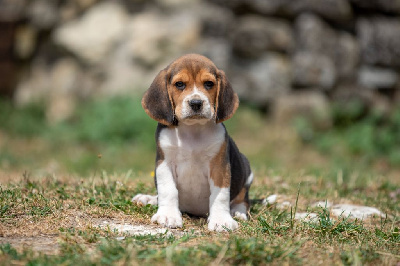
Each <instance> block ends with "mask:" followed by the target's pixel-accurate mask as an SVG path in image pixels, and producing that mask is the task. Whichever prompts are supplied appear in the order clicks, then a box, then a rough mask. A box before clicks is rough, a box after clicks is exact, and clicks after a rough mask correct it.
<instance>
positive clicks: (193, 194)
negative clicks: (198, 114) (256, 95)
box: [159, 122, 225, 215]
mask: <svg viewBox="0 0 400 266" xmlns="http://www.w3.org/2000/svg"><path fill="white" fill-rule="evenodd" d="M224 140H225V130H224V127H223V126H222V124H215V123H213V122H210V123H207V124H205V125H199V124H195V125H190V126H189V125H179V126H178V127H176V128H165V129H163V130H162V131H161V132H160V137H159V143H160V147H161V149H162V151H163V152H164V159H165V162H166V163H167V165H168V166H169V167H170V168H171V170H172V173H173V177H174V181H175V184H176V186H177V189H178V196H179V209H180V210H181V211H184V212H189V213H191V214H194V215H206V214H207V213H208V212H209V198H210V185H209V177H210V161H211V160H212V159H213V158H214V157H215V155H216V154H217V153H218V151H219V149H220V148H221V145H222V143H223V142H224Z"/></svg>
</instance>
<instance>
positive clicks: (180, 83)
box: [175, 81, 186, 90]
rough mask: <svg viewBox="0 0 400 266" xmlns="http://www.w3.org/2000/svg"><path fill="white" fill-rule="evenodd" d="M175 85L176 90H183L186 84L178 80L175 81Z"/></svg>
mask: <svg viewBox="0 0 400 266" xmlns="http://www.w3.org/2000/svg"><path fill="white" fill-rule="evenodd" d="M175 87H176V88H177V89H178V90H184V89H185V87H186V85H185V83H183V82H182V81H178V82H175Z"/></svg>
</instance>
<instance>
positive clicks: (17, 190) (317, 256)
mask: <svg viewBox="0 0 400 266" xmlns="http://www.w3.org/2000/svg"><path fill="white" fill-rule="evenodd" d="M300 179H301V178H299V177H298V176H297V177H296V176H294V175H291V176H287V177H285V180H286V181H287V186H286V188H285V190H282V188H281V185H280V181H279V180H276V181H272V182H270V183H269V184H268V186H266V185H264V184H263V182H264V181H266V179H265V178H264V177H259V180H258V181H256V183H255V185H254V190H251V198H259V197H260V195H262V194H263V193H264V194H270V193H271V192H272V191H275V190H276V189H280V190H281V191H285V194H286V195H292V197H291V199H292V200H291V201H292V203H293V204H295V205H294V206H293V207H292V208H287V209H280V208H278V207H277V205H272V206H263V205H261V204H254V205H253V206H252V208H251V218H250V220H249V221H239V222H240V228H239V229H238V230H236V231H235V232H230V233H210V232H208V231H207V230H206V220H205V219H204V218H200V219H199V218H195V217H189V216H187V215H185V216H184V229H185V230H186V231H185V232H182V234H180V235H171V234H168V231H167V232H166V233H164V234H157V235H144V236H129V235H125V237H124V238H123V239H120V238H117V236H120V235H121V234H120V233H118V232H114V231H112V230H109V229H107V228H100V227H98V225H96V221H98V219H100V220H102V219H116V218H118V219H123V220H125V221H129V223H130V224H135V223H140V224H148V223H149V221H150V217H151V216H152V215H153V214H154V213H155V212H156V210H157V207H154V206H150V205H147V206H138V205H135V204H132V203H131V202H130V199H131V197H132V196H133V195H135V194H136V193H138V192H142V193H154V192H155V191H154V188H153V186H152V185H149V184H146V183H140V182H137V181H132V179H131V178H129V177H128V178H127V175H120V176H113V177H111V176H108V175H107V174H106V173H103V174H102V175H99V176H96V177H94V178H93V179H92V180H89V179H86V180H78V179H74V180H68V181H67V180H65V179H63V178H56V177H47V178H44V179H32V178H31V177H29V176H28V175H25V177H24V178H22V179H21V181H20V182H18V183H10V184H7V185H1V190H0V210H1V211H0V225H1V226H2V228H4V226H7V231H8V232H14V233H13V234H15V235H16V236H19V237H21V235H25V234H26V232H31V231H32V228H37V227H36V226H38V225H39V226H40V229H39V232H37V233H39V234H40V235H41V236H46V235H48V236H52V237H54V236H56V238H57V241H56V242H55V243H58V246H57V247H54V250H55V251H54V252H50V253H49V252H40V251H39V252H38V251H35V250H34V249H32V248H34V247H35V244H33V245H32V246H29V245H25V246H21V245H17V246H14V245H10V244H8V243H7V242H6V243H4V241H2V242H3V244H1V245H0V263H1V264H4V265H8V264H13V263H14V264H21V263H22V264H28V265H55V264H63V265H99V264H101V265H111V264H135V263H138V264H146V265H148V264H157V265H159V264H165V263H172V264H177V265H186V264H187V263H188V262H189V261H190V263H192V264H195V265H209V264H210V263H213V262H218V263H222V264H257V265H258V264H265V263H274V264H282V263H290V264H312V263H317V262H318V261H321V260H322V261H325V262H326V263H328V264H337V263H343V264H345V265H354V263H358V262H360V263H362V264H370V265H377V264H388V263H389V264H393V263H395V262H396V261H398V259H399V256H400V252H399V250H400V249H399V247H400V232H399V228H400V220H399V217H400V216H399V214H400V210H399V208H398V206H396V205H395V204H393V205H386V204H385V203H382V202H381V201H382V200H384V201H385V200H389V199H390V196H389V194H390V193H389V192H391V191H393V186H392V184H390V182H389V183H387V184H386V185H385V186H383V187H382V186H375V187H373V188H371V187H364V188H360V191H363V192H364V194H368V196H367V195H365V196H364V197H358V196H356V197H354V198H352V197H348V198H347V199H348V200H351V201H356V200H357V203H359V204H366V203H370V205H372V206H376V207H378V208H383V209H384V210H385V211H386V212H387V213H388V216H387V217H386V218H382V219H374V220H372V222H371V221H369V222H368V221H360V220H351V219H349V218H348V217H343V216H342V217H331V216H330V213H329V211H328V210H327V209H326V208H320V207H318V208H315V209H311V210H313V211H314V212H317V213H318V217H317V219H316V220H312V221H298V220H294V219H293V215H292V212H294V211H295V209H297V210H298V211H305V210H307V209H309V207H307V205H308V204H307V203H308V202H312V201H315V200H318V199H319V198H318V197H316V195H315V193H313V191H312V190H308V189H306V188H307V187H313V188H314V189H315V190H320V191H324V193H323V194H324V195H328V196H327V198H328V199H329V200H335V196H334V192H333V191H335V190H338V189H339V188H340V186H338V185H333V186H332V187H329V186H328V185H327V181H320V180H318V178H317V177H313V178H311V177H309V178H308V179H309V180H308V183H307V184H306V185H304V184H301V185H300V186H299V183H298V181H299V180H300ZM145 180H147V179H146V178H145ZM270 181H271V180H270ZM367 191H368V193H366V192H367ZM297 192H298V193H299V194H298V197H297V198H296V197H295V195H296V194H297ZM370 198H373V199H375V200H374V201H372V202H371V201H370ZM339 199H340V198H339ZM336 200H338V198H336ZM385 206H386V207H385ZM82 215H84V216H83V217H84V218H83V219H82V218H80V220H79V221H80V222H79V223H78V224H76V223H75V222H73V221H74V219H76V218H75V217H80V216H82ZM71 218H72V220H71ZM36 230H37V229H36ZM3 233H4V231H3ZM8 239H10V238H8ZM11 239H12V238H11ZM36 245H39V244H36Z"/></svg>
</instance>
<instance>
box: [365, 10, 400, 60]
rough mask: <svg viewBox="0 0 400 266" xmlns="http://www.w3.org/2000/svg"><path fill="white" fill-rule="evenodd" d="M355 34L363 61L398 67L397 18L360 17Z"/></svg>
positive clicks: (399, 27) (399, 38) (399, 24)
mask: <svg viewBox="0 0 400 266" xmlns="http://www.w3.org/2000/svg"><path fill="white" fill-rule="evenodd" d="M357 36H358V41H359V43H360V46H361V54H362V60H363V62H364V63H367V64H372V65H383V66H389V67H400V20H399V19H397V18H383V17H375V18H361V19H359V20H358V21H357Z"/></svg>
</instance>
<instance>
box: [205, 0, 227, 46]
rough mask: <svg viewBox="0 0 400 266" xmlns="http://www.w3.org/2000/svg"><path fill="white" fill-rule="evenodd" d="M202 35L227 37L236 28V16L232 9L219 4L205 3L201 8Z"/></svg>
mask: <svg viewBox="0 0 400 266" xmlns="http://www.w3.org/2000/svg"><path fill="white" fill-rule="evenodd" d="M199 13H200V17H201V24H202V30H201V32H202V35H203V36H205V37H220V38H221V37H222V38H226V37H227V36H228V34H229V32H231V30H232V29H233V28H234V22H235V17H234V14H233V12H232V11H231V10H229V9H227V8H223V7H220V6H217V5H211V4H203V5H202V6H201V9H200V10H199Z"/></svg>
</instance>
